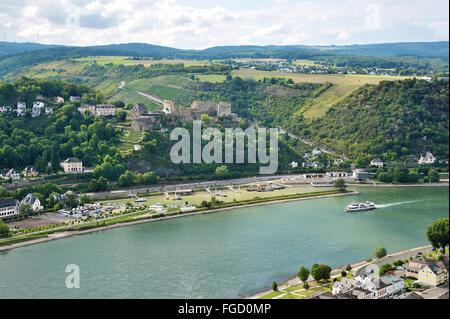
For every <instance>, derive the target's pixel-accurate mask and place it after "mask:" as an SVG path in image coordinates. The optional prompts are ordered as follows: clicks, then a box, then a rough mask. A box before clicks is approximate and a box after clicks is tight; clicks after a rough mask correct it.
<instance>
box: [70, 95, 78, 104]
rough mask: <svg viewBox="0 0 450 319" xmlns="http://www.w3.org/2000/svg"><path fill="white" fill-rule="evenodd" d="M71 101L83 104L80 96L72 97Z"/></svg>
mask: <svg viewBox="0 0 450 319" xmlns="http://www.w3.org/2000/svg"><path fill="white" fill-rule="evenodd" d="M69 100H70V102H71V103H81V97H79V96H71V97H70V98H69Z"/></svg>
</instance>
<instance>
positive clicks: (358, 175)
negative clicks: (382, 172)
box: [353, 169, 369, 182]
mask: <svg viewBox="0 0 450 319" xmlns="http://www.w3.org/2000/svg"><path fill="white" fill-rule="evenodd" d="M353 177H354V178H355V179H356V180H358V181H360V182H362V181H365V180H368V179H369V173H368V172H366V171H365V170H362V169H355V170H353Z"/></svg>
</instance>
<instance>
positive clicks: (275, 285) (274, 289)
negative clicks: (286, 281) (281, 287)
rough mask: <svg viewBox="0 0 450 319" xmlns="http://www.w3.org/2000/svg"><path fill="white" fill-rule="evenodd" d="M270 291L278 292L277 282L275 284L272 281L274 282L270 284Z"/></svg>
mask: <svg viewBox="0 0 450 319" xmlns="http://www.w3.org/2000/svg"><path fill="white" fill-rule="evenodd" d="M272 290H273V291H277V290H278V285H277V282H276V281H274V282H273V283H272Z"/></svg>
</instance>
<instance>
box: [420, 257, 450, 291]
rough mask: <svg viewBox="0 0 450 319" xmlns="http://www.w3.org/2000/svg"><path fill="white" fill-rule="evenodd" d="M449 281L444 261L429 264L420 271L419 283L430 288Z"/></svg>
mask: <svg viewBox="0 0 450 319" xmlns="http://www.w3.org/2000/svg"><path fill="white" fill-rule="evenodd" d="M447 279H448V271H447V269H446V268H445V265H444V263H443V262H442V261H439V262H437V263H433V264H429V265H426V266H424V267H423V268H422V269H420V270H419V274H418V281H419V283H422V284H425V285H429V286H439V285H442V284H443V283H445V282H446V281H447Z"/></svg>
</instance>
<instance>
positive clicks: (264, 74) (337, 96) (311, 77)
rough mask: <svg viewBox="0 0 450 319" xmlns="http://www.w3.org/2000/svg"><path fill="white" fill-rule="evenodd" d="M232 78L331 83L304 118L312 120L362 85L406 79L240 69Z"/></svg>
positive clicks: (399, 77)
mask: <svg viewBox="0 0 450 319" xmlns="http://www.w3.org/2000/svg"><path fill="white" fill-rule="evenodd" d="M233 76H240V77H242V78H247V79H254V80H256V81H257V80H262V79H264V78H271V77H279V78H286V79H292V80H293V81H294V82H297V83H305V82H311V83H325V82H331V83H333V86H332V87H330V88H329V89H328V90H326V91H325V92H323V93H322V94H321V95H320V96H318V97H317V98H315V99H314V102H313V104H312V105H311V107H310V108H309V110H308V111H307V112H305V114H304V115H305V116H306V117H310V118H314V117H320V116H323V115H325V113H326V111H327V110H328V109H329V108H330V107H331V106H332V105H333V104H335V103H337V102H339V101H341V100H342V99H343V98H345V97H347V96H348V95H350V94H351V93H352V92H354V91H355V90H356V89H358V88H359V87H361V86H363V85H364V84H378V83H379V82H381V81H386V80H390V81H394V80H400V79H406V78H408V77H401V76H373V75H337V74H300V73H295V74H293V73H286V72H270V71H259V70H252V69H241V70H236V71H233Z"/></svg>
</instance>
